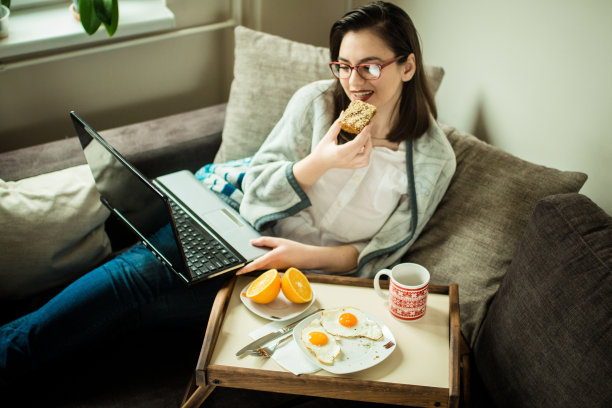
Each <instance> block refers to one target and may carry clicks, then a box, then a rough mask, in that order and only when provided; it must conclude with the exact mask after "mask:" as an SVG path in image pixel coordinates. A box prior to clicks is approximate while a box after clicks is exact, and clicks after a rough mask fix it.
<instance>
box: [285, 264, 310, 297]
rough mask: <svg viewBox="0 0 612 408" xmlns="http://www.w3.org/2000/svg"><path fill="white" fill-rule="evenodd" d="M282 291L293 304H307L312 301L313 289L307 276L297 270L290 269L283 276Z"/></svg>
mask: <svg viewBox="0 0 612 408" xmlns="http://www.w3.org/2000/svg"><path fill="white" fill-rule="evenodd" d="M281 289H282V291H283V294H284V295H285V297H286V298H287V299H289V300H290V301H292V302H293V303H306V302H310V301H311V300H312V288H311V287H310V282H308V279H307V278H306V276H305V275H304V274H303V273H302V272H301V271H300V270H298V269H296V268H293V267H292V268H289V269H287V270H286V271H285V273H284V274H283V279H282V281H281Z"/></svg>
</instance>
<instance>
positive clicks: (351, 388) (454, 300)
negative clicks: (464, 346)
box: [183, 274, 461, 408]
mask: <svg viewBox="0 0 612 408" xmlns="http://www.w3.org/2000/svg"><path fill="white" fill-rule="evenodd" d="M250 279H252V277H251V278H250ZM308 279H309V281H310V282H311V283H312V284H313V288H314V289H315V291H317V301H318V300H319V299H320V296H319V291H320V292H322V293H323V292H324V291H325V290H327V291H328V293H329V289H330V288H332V289H333V290H334V291H336V292H335V293H337V294H338V296H337V297H338V298H339V299H342V298H343V296H344V297H345V299H346V296H349V297H350V298H351V299H352V301H351V303H350V304H342V305H346V306H348V305H352V306H356V307H360V308H363V309H364V310H367V311H369V312H371V309H368V308H365V307H363V306H362V304H361V303H360V301H363V302H367V301H368V300H367V299H366V297H369V293H370V292H369V291H366V289H364V288H373V283H372V279H363V278H354V277H344V276H333V275H318V274H317V275H314V274H309V275H308ZM237 281H239V282H241V283H240V284H239V285H236V282H237ZM243 284H244V277H238V278H236V277H234V278H231V279H229V280H228V281H227V282H226V283H225V285H224V286H223V287H222V288H221V290H220V291H219V293H218V294H217V297H216V298H215V302H214V304H213V308H212V311H211V315H210V319H209V321H208V327H207V328H206V334H205V336H204V342H203V345H202V350H201V352H200V357H199V359H198V363H197V366H196V370H195V384H192V385H191V389H190V390H188V394H187V395H186V397H185V404H184V405H183V408H187V407H197V406H199V405H200V404H201V403H202V402H203V401H204V399H205V398H206V397H207V396H208V395H209V394H210V392H212V390H213V389H214V388H215V387H217V386H221V387H230V388H243V389H252V390H260V391H271V392H283V393H286V394H299V395H310V396H318V397H328V398H341V399H351V400H358V401H367V402H378V403H386V404H396V405H407V406H418V407H457V406H458V404H459V397H460V366H459V360H460V341H461V332H460V321H459V299H458V297H459V295H458V288H457V285H455V284H451V285H450V286H438V285H430V290H429V293H430V296H429V298H428V310H427V313H426V315H425V317H424V318H423V319H421V320H422V321H419V322H412V323H404V322H397V321H395V320H394V319H393V318H392V317H391V316H390V315H389V316H385V318H388V319H391V321H389V325H390V327H391V328H392V332H393V333H394V335H395V337H396V340H397V342H398V346H397V348H396V350H395V351H394V354H396V353H397V352H398V350H402V348H403V350H404V351H408V352H413V351H414V353H412V358H406V356H404V355H403V354H402V353H399V354H398V356H397V357H396V356H394V354H392V355H391V356H389V358H388V359H387V360H385V361H383V362H382V363H381V364H380V365H379V366H384V365H385V364H391V363H387V361H388V360H391V361H393V360H394V358H395V360H396V361H395V362H394V363H393V364H394V366H393V367H392V368H390V367H389V366H387V367H386V369H381V370H378V372H377V371H375V370H374V367H373V368H371V369H368V370H365V371H363V372H358V373H354V374H344V375H334V374H330V373H328V372H325V371H320V372H317V373H314V374H301V375H299V376H296V375H294V374H292V373H290V372H287V371H285V370H283V369H282V368H281V367H280V366H278V365H277V364H276V362H274V361H273V360H271V359H264V358H258V357H252V356H249V357H246V358H243V359H237V358H233V359H232V358H228V355H229V354H228V353H229V349H228V348H229V347H230V346H229V345H228V344H229V343H230V342H229V339H230V338H231V339H232V341H233V342H234V343H236V342H238V343H236V344H240V345H244V344H246V343H247V342H248V341H249V340H250V338H249V337H248V336H247V334H248V333H249V332H250V328H249V324H250V325H251V326H252V325H254V324H256V325H259V326H261V325H263V324H266V323H268V322H269V321H267V320H265V319H263V318H261V317H258V316H254V315H253V314H252V313H251V312H250V311H248V309H246V308H245V307H244V306H243V305H241V304H240V305H239V306H238V308H237V302H238V304H239V303H240V301H239V299H238V301H237V300H236V296H239V293H238V292H239V291H240V290H241V289H242V285H243ZM329 285H338V286H329ZM387 286H388V281H381V287H383V288H386V287H387ZM317 288H318V289H317ZM353 288H355V289H353ZM360 288H361V289H360ZM371 292H372V293H373V292H374V289H371ZM364 294H366V295H367V296H365V297H364ZM355 296H358V298H357V299H359V300H356V299H355ZM335 298H336V296H334V300H336V299H335ZM446 298H447V299H448V308H447V309H445V310H441V309H440V307H439V306H440V305H443V306H444V308H446V306H445V305H446V300H445V299H446ZM232 299H233V300H232ZM321 300H322V301H323V302H326V301H327V302H328V303H329V302H330V296H329V295H327V300H326V299H321ZM339 301H342V300H339ZM371 301H372V300H370V302H371ZM230 304H231V305H232V307H231V309H230V311H229V313H230V314H233V315H232V319H233V320H234V321H236V319H238V318H239V319H240V322H241V326H242V325H243V324H242V323H243V322H244V330H241V331H242V332H241V333H239V334H236V336H234V335H233V334H232V333H228V332H227V331H223V330H222V328H223V327H224V321H225V319H226V315H228V306H229V305H230ZM378 304H379V306H378V305H377V306H376V307H380V308H386V305H385V302H384V301H383V300H382V299H380V298H378ZM323 306H324V307H328V306H329V304H327V305H326V304H325V303H324V304H323ZM436 306H438V309H436V308H435V307H436ZM371 307H373V306H372V305H370V308H371ZM377 311H378V313H379V314H380V310H378V309H377ZM241 313H242V314H243V315H239V316H237V315H235V314H241ZM386 315H388V312H386ZM379 316H380V315H379ZM428 316H429V321H427V320H426V319H428ZM253 319H255V321H252V320H253ZM229 320H230V319H229V318H228V321H229ZM440 322H442V323H443V325H442V326H444V327H440V326H441V325H440ZM415 324H416V325H415ZM228 325H229V323H228ZM392 325H395V326H393V327H395V329H393V327H392ZM406 325H408V326H406ZM401 330H411V331H417V332H418V333H417V334H415V335H414V336H418V337H414V336H413V339H420V338H421V337H425V338H426V336H435V339H437V342H438V345H437V346H436V347H438V349H435V350H439V352H434V353H432V350H429V351H430V354H429V355H427V353H421V352H420V351H421V350H420V349H419V350H415V349H417V348H418V347H412V345H411V344H405V343H404V344H403V343H402V342H405V341H408V340H407V338H408V337H409V336H406V335H403V334H402V333H401ZM441 330H443V331H441ZM398 331H400V333H397V332H398ZM419 333H420V334H419ZM432 333H433V334H432ZM440 333H444V334H445V336H446V338H444V339H440V337H441V334H440ZM220 336H221V338H222V341H221V343H220V345H219V349H225V350H221V351H219V349H216V346H217V341H218V340H219V338H220ZM446 340H448V342H446ZM243 343H244V344H243ZM232 347H234V348H235V346H233V345H232ZM447 347H448V348H447ZM231 350H232V351H233V352H235V351H237V350H238V348H236V350H234V349H233V348H232V349H231ZM435 350H433V351H435ZM417 351H418V352H417ZM420 354H424V356H425V357H424V358H426V359H428V358H431V361H430V362H431V364H426V363H423V361H421V362H420V369H422V368H423V367H424V366H425V365H427V366H428V367H427V368H431V371H433V372H431V373H429V375H430V376H433V377H432V380H425V381H426V382H427V381H430V382H431V383H432V384H433V385H430V384H427V383H419V382H420V380H416V381H415V379H417V378H420V377H421V373H420V372H419V373H415V372H411V371H401V370H402V369H409V370H410V367H408V366H410V364H414V362H412V361H409V360H418V358H423V356H421V355H420ZM223 355H225V358H223ZM440 356H441V358H443V360H442V363H443V364H444V366H443V367H441V366H440V361H434V360H438V359H439V358H440ZM397 359H400V363H398V362H397ZM402 359H404V360H402ZM446 359H447V360H448V361H445V360H446ZM426 362H427V360H426ZM383 368H384V367H383ZM412 371H414V369H412ZM403 374H407V375H406V376H402V375H403ZM398 375H400V376H401V377H400V379H399V380H398ZM441 375H442V376H444V377H445V378H444V379H441V378H440V376H441ZM436 376H437V378H436ZM424 377H427V375H425V376H424ZM389 378H391V380H389ZM404 378H406V379H408V380H404Z"/></svg>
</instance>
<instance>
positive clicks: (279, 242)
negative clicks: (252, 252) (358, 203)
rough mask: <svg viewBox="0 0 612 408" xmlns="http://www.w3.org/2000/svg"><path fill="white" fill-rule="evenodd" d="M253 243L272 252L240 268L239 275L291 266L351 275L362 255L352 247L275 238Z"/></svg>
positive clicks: (262, 238)
mask: <svg viewBox="0 0 612 408" xmlns="http://www.w3.org/2000/svg"><path fill="white" fill-rule="evenodd" d="M251 244H252V245H255V246H258V247H267V248H270V252H268V253H266V254H264V255H262V256H261V257H259V258H257V259H256V260H254V261H253V262H251V263H250V264H248V265H246V266H245V267H243V268H242V269H239V270H238V272H236V275H242V274H243V273H247V272H251V271H256V270H262V269H287V268H289V267H291V266H293V267H295V268H298V269H318V270H321V271H325V272H328V273H334V272H348V271H350V270H353V269H355V268H356V267H357V258H358V257H359V252H358V251H357V249H356V248H355V247H354V246H352V245H340V246H315V245H306V244H301V243H299V242H296V241H291V240H289V239H285V238H276V237H260V238H257V239H254V240H252V241H251Z"/></svg>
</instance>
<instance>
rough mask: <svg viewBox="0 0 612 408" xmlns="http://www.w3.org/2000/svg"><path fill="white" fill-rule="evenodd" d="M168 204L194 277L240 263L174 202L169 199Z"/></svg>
mask: <svg viewBox="0 0 612 408" xmlns="http://www.w3.org/2000/svg"><path fill="white" fill-rule="evenodd" d="M169 202H170V206H171V207H172V212H173V214H174V221H175V224H176V229H177V231H178V234H179V238H180V240H181V243H182V245H183V249H184V252H185V257H186V258H187V265H188V266H189V269H191V271H192V272H193V273H195V275H196V276H198V277H201V276H205V275H210V274H212V273H215V272H217V271H221V270H224V269H227V268H229V267H231V266H234V265H237V264H238V263H239V262H240V261H239V260H238V258H236V256H234V254H232V253H231V252H230V251H229V249H228V248H227V247H226V246H225V245H224V244H223V243H222V242H221V241H219V240H218V239H217V238H215V237H213V236H212V235H210V234H209V233H208V232H206V231H205V230H203V229H202V228H200V227H199V226H196V225H197V224H195V222H194V221H193V220H192V219H191V217H190V216H189V215H188V214H187V213H185V211H183V209H182V208H181V207H180V206H179V205H178V204H177V203H176V202H175V201H174V200H172V199H169Z"/></svg>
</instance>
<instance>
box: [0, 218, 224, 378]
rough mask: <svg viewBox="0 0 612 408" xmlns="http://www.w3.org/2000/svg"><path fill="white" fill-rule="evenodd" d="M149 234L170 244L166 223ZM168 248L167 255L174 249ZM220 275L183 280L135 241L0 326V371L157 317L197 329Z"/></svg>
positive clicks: (30, 366) (17, 370)
mask: <svg viewBox="0 0 612 408" xmlns="http://www.w3.org/2000/svg"><path fill="white" fill-rule="evenodd" d="M150 240H151V242H152V243H153V244H154V245H156V246H159V247H165V248H170V247H171V248H174V252H176V247H175V246H174V245H170V242H171V241H170V240H172V237H171V231H170V227H169V226H166V227H164V228H162V229H160V230H159V231H158V232H157V233H155V234H154V235H153V236H152V237H151V238H150ZM173 256H174V259H171V261H172V262H173V263H175V262H176V261H177V260H178V256H179V254H178V253H174V254H173ZM223 280H224V279H223V278H215V279H213V280H210V281H206V282H203V283H199V284H197V285H194V286H192V287H188V286H187V285H186V284H185V283H184V281H182V280H181V279H180V278H179V277H177V276H176V275H175V274H174V273H173V272H171V271H170V270H168V268H166V267H165V266H164V265H162V263H161V262H159V261H158V259H157V258H156V257H155V256H154V255H153V254H152V253H151V252H150V251H149V250H148V249H146V248H145V247H144V246H143V245H141V244H139V245H136V246H134V247H133V248H131V249H130V250H129V251H126V252H124V253H123V254H121V255H119V256H118V257H116V258H114V259H112V260H111V261H109V262H107V263H106V264H104V265H102V266H100V267H99V268H97V269H94V270H93V271H91V272H89V273H87V274H85V275H83V276H82V277H81V278H79V279H77V280H76V281H74V282H73V283H72V284H70V285H69V286H67V287H66V288H65V289H64V290H63V291H62V292H60V293H59V294H58V295H56V296H55V297H54V298H52V299H51V300H50V301H49V302H47V303H46V304H45V305H44V306H42V307H41V308H40V309H38V310H36V311H34V312H32V313H30V314H27V315H25V316H23V317H20V318H19V319H17V320H15V321H13V322H10V323H7V324H5V325H4V326H2V327H0V374H2V376H4V377H5V378H10V377H14V376H20V375H23V374H28V373H30V372H32V371H33V370H36V369H39V368H41V367H44V366H46V365H48V364H50V363H52V362H54V361H57V360H58V359H60V358H61V357H62V356H66V355H67V354H68V353H70V352H72V351H74V350H78V349H82V348H84V347H87V345H89V344H92V343H93V342H94V341H95V340H98V339H100V338H103V337H104V336H106V335H110V334H112V335H117V334H120V333H122V332H127V331H129V330H134V329H138V328H145V327H146V328H149V327H160V326H165V325H169V326H176V325H181V326H184V325H196V326H195V327H201V328H202V329H204V328H205V327H206V326H205V323H206V320H207V319H208V315H209V314H210V309H211V306H212V302H213V300H214V297H215V295H216V293H217V291H218V289H219V287H220V286H221V283H222V282H223ZM197 325H199V326H197Z"/></svg>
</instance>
